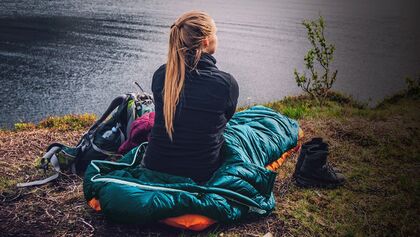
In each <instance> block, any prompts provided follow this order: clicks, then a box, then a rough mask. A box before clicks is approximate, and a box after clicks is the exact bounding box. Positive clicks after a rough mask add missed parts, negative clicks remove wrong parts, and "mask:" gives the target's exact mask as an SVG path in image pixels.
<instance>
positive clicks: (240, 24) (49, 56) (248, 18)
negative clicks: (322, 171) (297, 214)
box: [0, 0, 420, 127]
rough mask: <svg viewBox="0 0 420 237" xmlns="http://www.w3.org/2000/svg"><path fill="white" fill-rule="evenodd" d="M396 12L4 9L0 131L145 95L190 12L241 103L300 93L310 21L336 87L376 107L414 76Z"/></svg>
mask: <svg viewBox="0 0 420 237" xmlns="http://www.w3.org/2000/svg"><path fill="white" fill-rule="evenodd" d="M350 2H351V3H350ZM400 2H404V1H383V0H376V1H336V0H328V1H327V0H272V1H257V0H255V1H249V0H232V1H230V0H215V1H184V0H178V1H165V0H155V1H134V0H121V1H114V0H104V1H99V0H90V1H85V0H71V1H70V0H56V1H29V0H23V1H15V0H2V1H1V2H0V82H1V87H0V102H1V107H0V127H5V126H6V127H7V126H10V125H11V124H13V123H15V122H18V121H33V122H37V121H39V120H40V119H42V118H44V117H46V116H48V115H63V114H69V113H85V112H90V113H96V114H100V113H101V112H103V111H104V110H105V108H106V107H107V106H108V104H109V102H110V101H111V100H112V98H113V97H115V96H117V95H119V94H122V93H126V92H131V91H136V90H137V88H136V87H135V86H134V85H133V82H134V81H137V82H139V83H140V84H141V85H142V86H143V87H144V88H147V90H148V91H150V85H151V77H152V75H153V72H154V71H155V70H156V69H157V68H158V67H159V66H160V65H161V64H163V63H164V61H165V58H166V50H167V40H168V32H169V26H170V25H171V24H172V23H173V22H174V20H175V19H176V17H177V16H179V15H180V14H181V13H183V12H185V11H188V10H192V9H202V10H205V11H207V12H209V13H210V15H211V16H212V17H213V18H214V19H215V22H216V24H217V26H218V38H219V48H218V51H217V52H216V54H215V55H214V56H215V58H216V59H217V61H218V62H217V65H218V67H219V68H220V69H222V70H224V71H227V72H229V73H231V74H232V75H233V76H234V77H235V78H236V79H237V81H238V83H239V86H240V99H239V100H240V101H239V103H240V104H241V105H246V104H249V103H262V102H267V101H272V100H276V99H281V98H283V97H284V96H288V95H295V94H298V93H300V92H301V90H300V88H298V87H297V86H296V83H295V81H294V77H293V70H294V68H297V69H298V70H302V69H303V56H304V54H305V53H306V51H307V49H308V48H309V43H308V41H307V39H306V32H305V29H304V28H303V26H302V25H301V22H302V20H304V19H314V18H316V17H317V16H318V15H319V14H322V15H323V16H324V17H325V20H326V23H327V28H326V37H327V40H328V41H330V42H332V43H334V44H335V45H336V48H337V50H336V53H335V61H334V64H333V65H332V67H333V68H335V69H338V79H337V82H336V85H335V86H334V89H336V90H340V91H344V92H345V93H347V94H351V95H353V96H354V97H355V98H357V99H359V100H362V101H370V102H371V103H375V102H376V101H378V100H380V99H382V98H383V97H384V96H386V95H390V94H392V93H394V92H395V91H397V90H399V89H401V88H403V87H404V85H405V84H404V81H403V79H404V77H406V76H411V77H414V76H415V75H416V73H420V67H419V66H420V50H419V46H420V45H419V43H420V28H419V26H418V23H420V21H419V16H418V14H417V13H418V9H419V8H417V7H414V5H412V3H413V2H416V1H411V3H410V2H408V1H407V2H405V3H404V4H402V3H400Z"/></svg>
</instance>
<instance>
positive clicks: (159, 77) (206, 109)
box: [144, 53, 239, 182]
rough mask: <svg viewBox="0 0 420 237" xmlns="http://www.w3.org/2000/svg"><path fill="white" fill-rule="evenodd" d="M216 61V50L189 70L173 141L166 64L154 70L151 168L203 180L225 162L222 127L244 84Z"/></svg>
mask: <svg viewBox="0 0 420 237" xmlns="http://www.w3.org/2000/svg"><path fill="white" fill-rule="evenodd" d="M215 63H216V60H215V59H214V57H213V56H211V55H210V54H208V53H203V54H202V55H201V58H200V60H199V61H198V64H197V66H196V69H195V70H192V71H187V72H186V73H185V82H184V86H183V90H182V92H181V95H180V97H179V103H178V104H177V106H176V112H175V116H174V119H173V128H174V132H173V134H172V141H171V140H170V138H169V136H168V133H167V130H166V128H165V120H164V113H163V107H164V106H163V105H164V103H163V97H162V94H163V93H162V92H163V89H164V84H165V71H166V65H163V66H161V67H160V68H159V69H158V70H157V71H156V72H155V74H154V75H153V81H152V91H153V96H154V99H155V108H156V115H155V125H154V127H153V129H152V134H151V138H150V141H149V145H148V148H147V152H146V155H145V158H144V165H145V166H146V167H147V168H149V169H152V170H157V171H161V172H165V173H170V174H174V175H179V176H184V177H190V178H192V179H193V180H195V181H198V182H201V181H205V180H207V179H209V178H210V177H211V175H212V173H213V172H214V171H215V170H216V169H217V168H218V167H219V166H220V164H221V161H222V157H221V152H220V150H221V147H222V145H223V142H224V137H223V131H224V128H225V126H226V123H227V122H228V121H229V119H230V118H231V117H232V115H233V113H234V112H235V109H236V104H237V99H238V93H239V89H238V84H237V83H236V81H235V79H234V78H233V77H232V76H231V75H230V74H228V73H225V72H222V71H220V70H218V69H217V67H216V65H215Z"/></svg>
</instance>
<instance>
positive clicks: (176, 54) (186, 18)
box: [163, 11, 215, 141]
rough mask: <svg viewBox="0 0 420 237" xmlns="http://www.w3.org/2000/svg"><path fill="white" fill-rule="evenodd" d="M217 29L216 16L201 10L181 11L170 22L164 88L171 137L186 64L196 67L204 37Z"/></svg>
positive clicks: (166, 126) (165, 111)
mask: <svg viewBox="0 0 420 237" xmlns="http://www.w3.org/2000/svg"><path fill="white" fill-rule="evenodd" d="M213 33H215V26H214V22H213V19H212V18H211V17H210V16H209V15H208V14H207V13H206V12H202V11H190V12H186V13H184V14H183V15H181V16H180V17H179V18H178V19H177V20H176V21H175V23H174V24H173V25H172V26H171V31H170V35H169V50H168V59H167V62H166V74H165V85H164V88H163V116H164V119H165V128H166V132H167V133H168V136H169V138H170V139H171V141H172V135H173V132H174V127H173V120H174V117H175V112H176V106H177V104H178V102H179V98H180V94H181V91H182V89H183V86H184V81H185V67H186V66H187V67H189V69H190V70H193V69H195V67H196V66H197V63H198V61H199V59H200V57H201V54H202V41H203V40H204V39H205V38H206V37H208V36H210V35H212V34H213ZM187 53H192V54H193V55H194V60H193V62H192V65H190V64H189V62H186V58H187V56H186V55H187Z"/></svg>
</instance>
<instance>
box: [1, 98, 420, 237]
mask: <svg viewBox="0 0 420 237" xmlns="http://www.w3.org/2000/svg"><path fill="white" fill-rule="evenodd" d="M418 95H419V93H418V91H417V92H416V91H413V90H411V91H410V90H407V91H405V92H404V93H400V94H398V95H397V96H395V97H393V98H387V100H386V101H385V102H383V103H381V104H380V105H379V106H378V107H377V108H373V109H371V108H367V107H366V106H365V105H362V104H359V103H357V102H354V101H353V100H352V99H351V98H349V97H346V96H341V95H340V94H338V93H335V94H332V95H331V96H330V97H329V101H328V103H327V105H326V106H324V107H319V106H317V105H316V104H314V103H313V101H312V100H310V99H309V98H307V97H304V96H299V97H294V98H292V97H290V98H285V99H284V100H282V101H276V102H272V103H268V104H266V106H269V107H271V108H273V109H275V110H277V111H279V112H282V113H284V114H286V115H288V116H290V117H292V118H295V119H297V120H298V121H299V124H300V126H301V127H302V129H303V131H304V132H305V139H306V140H309V139H310V138H312V137H315V136H321V137H323V138H324V139H325V140H327V142H328V144H329V145H330V155H329V162H330V163H332V164H333V165H334V166H335V167H338V168H339V169H340V170H341V172H342V173H343V174H344V175H345V177H346V179H347V181H346V184H345V185H344V186H343V187H341V188H338V189H333V190H324V189H301V188H297V187H296V186H295V185H294V184H293V182H292V179H291V174H292V172H293V170H294V165H295V162H296V158H297V157H296V155H295V156H293V157H292V158H291V159H289V160H288V162H286V163H285V165H283V166H282V167H281V168H280V169H279V170H278V176H277V182H276V185H275V187H274V190H273V191H274V194H275V197H276V201H277V207H276V209H275V211H274V212H273V213H272V214H271V215H269V216H268V217H266V218H262V219H259V220H253V221H244V222H238V223H234V224H231V225H215V226H213V227H212V228H210V229H208V230H206V231H204V232H200V233H194V232H188V231H180V230H175V229H171V228H169V227H166V226H163V225H160V224H150V225H142V226H138V225H121V224H116V223H111V222H108V221H107V220H106V219H105V218H104V217H103V215H101V214H97V213H95V212H93V211H92V210H91V209H90V208H89V207H88V206H87V205H86V203H85V200H84V198H83V192H82V185H81V184H82V180H81V179H80V178H79V177H76V176H72V175H70V176H66V175H64V176H62V177H61V178H60V179H59V180H58V182H56V183H51V184H48V185H45V186H42V187H36V188H31V189H17V188H15V187H14V185H15V184H16V183H17V182H20V181H23V180H31V179H34V178H36V177H39V176H41V175H42V173H41V172H39V171H37V170H36V169H35V168H34V160H35V159H36V158H37V157H39V156H41V155H42V154H43V152H44V149H45V148H46V147H47V146H48V144H50V143H52V142H53V141H59V142H63V143H68V144H75V143H76V141H77V140H78V139H79V137H80V136H81V134H82V133H83V132H84V131H85V130H86V129H87V128H88V127H89V126H90V124H91V123H92V122H93V121H94V118H93V117H89V116H88V117H84V118H85V120H84V121H83V122H82V121H79V120H78V119H77V118H74V117H66V118H55V119H53V122H51V120H48V122H47V121H46V122H43V123H41V124H42V125H41V124H38V125H19V126H17V127H16V129H15V130H14V131H0V174H1V176H0V177H1V178H0V209H1V212H0V231H1V233H2V235H6V236H7V235H20V236H24V235H31V236H33V235H35V236H40V235H60V236H61V235H71V236H75V235H82V236H86V235H99V236H101V235H118V236H119V235H128V236H131V235H138V236H139V235H140V236H191V235H198V236H262V235H264V234H265V233H267V232H271V233H272V234H273V235H274V236H419V235H420V222H419V220H420V219H419V213H420V206H419V205H420V172H419V171H418V170H419V169H420V156H419V154H420V147H419V146H418V144H420V136H419V133H420V125H419V120H420V119H419V118H420V117H419V114H420V113H419V112H420V107H419V96H418ZM242 109H243V108H242ZM55 121H59V122H55ZM70 121H71V122H70ZM75 125H77V126H75ZM25 126H26V127H25ZM73 126H74V127H73Z"/></svg>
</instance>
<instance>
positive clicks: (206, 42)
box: [201, 37, 210, 48]
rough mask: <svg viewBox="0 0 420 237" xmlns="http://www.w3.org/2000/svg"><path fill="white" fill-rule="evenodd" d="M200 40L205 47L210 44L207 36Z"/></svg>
mask: <svg viewBox="0 0 420 237" xmlns="http://www.w3.org/2000/svg"><path fill="white" fill-rule="evenodd" d="M201 42H202V45H203V48H207V47H208V46H209V44H210V42H209V37H206V38H204V39H203V41H201Z"/></svg>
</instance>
